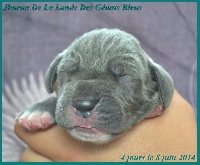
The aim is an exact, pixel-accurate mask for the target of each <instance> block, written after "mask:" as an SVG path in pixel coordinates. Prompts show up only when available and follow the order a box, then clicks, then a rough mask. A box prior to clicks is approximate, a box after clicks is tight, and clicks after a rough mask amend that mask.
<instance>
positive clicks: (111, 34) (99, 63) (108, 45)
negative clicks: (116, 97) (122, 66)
mask: <svg viewBox="0 0 200 165" xmlns="http://www.w3.org/2000/svg"><path fill="white" fill-rule="evenodd" d="M139 49H140V45H139V42H138V40H137V39H136V38H135V37H133V36H132V35H130V34H128V33H125V32H122V31H119V30H111V31H109V30H97V31H92V32H89V33H86V34H84V35H83V36H81V37H80V38H78V39H76V40H75V41H74V42H73V43H72V44H71V45H70V46H69V47H68V51H67V52H66V54H65V57H64V58H65V60H67V59H72V58H73V60H74V62H75V61H77V62H79V64H81V66H83V67H93V66H96V67H98V68H104V67H105V66H106V65H107V62H108V61H112V60H114V61H120V60H121V61H128V60H130V59H131V58H133V57H131V55H134V54H137V52H139Z"/></svg>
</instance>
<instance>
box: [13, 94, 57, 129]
mask: <svg viewBox="0 0 200 165" xmlns="http://www.w3.org/2000/svg"><path fill="white" fill-rule="evenodd" d="M56 102H57V98H56V97H51V98H48V99H45V100H43V101H41V102H38V103H36V104H33V105H32V106H30V107H28V108H26V109H24V110H23V111H21V112H20V113H18V114H17V116H16V120H18V122H19V124H20V126H21V127H23V128H26V129H28V130H30V131H35V130H38V129H46V128H48V127H49V126H51V125H52V124H54V123H55V109H56Z"/></svg>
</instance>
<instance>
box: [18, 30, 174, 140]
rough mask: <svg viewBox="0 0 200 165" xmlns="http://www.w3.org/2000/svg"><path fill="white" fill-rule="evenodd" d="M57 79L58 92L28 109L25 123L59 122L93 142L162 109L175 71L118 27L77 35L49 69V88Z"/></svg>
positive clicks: (24, 113) (21, 116)
mask: <svg viewBox="0 0 200 165" xmlns="http://www.w3.org/2000/svg"><path fill="white" fill-rule="evenodd" d="M56 80H57V82H58V92H57V98H50V99H47V100H45V101H43V102H40V103H37V104H35V105H33V106H31V107H29V108H27V109H25V110H24V111H22V112H21V113H20V114H19V115H18V118H19V121H20V123H21V126H23V127H26V128H28V129H30V130H36V129H39V128H47V127H48V126H50V125H51V124H53V123H55V122H56V123H57V124H58V125H60V126H61V127H63V128H65V129H67V131H68V132H69V133H70V134H71V135H72V136H74V137H75V138H77V139H80V140H83V141H90V142H107V141H110V140H112V139H113V138H114V137H116V136H117V135H119V134H121V133H123V132H124V131H126V130H127V129H129V128H130V127H132V126H134V125H135V124H136V123H138V122H140V121H141V120H143V119H144V118H146V117H148V116H151V117H152V114H155V113H153V112H157V111H158V112H157V113H156V114H155V115H157V114H160V113H161V111H163V110H164V108H166V107H168V105H169V104H170V101H171V98H172V95H173V89H174V87H173V81H172V79H171V77H170V75H169V74H168V73H167V72H166V71H165V70H164V69H163V68H162V67H160V66H159V65H158V64H155V63H154V62H153V60H152V59H151V58H150V57H149V56H148V55H147V54H146V53H145V52H144V51H143V49H142V48H141V47H140V44H139V41H138V40H137V39H136V38H135V37H133V36H132V35H130V34H128V33H125V32H123V31H120V30H117V29H114V30H109V29H101V30H94V31H91V32H89V33H86V34H84V35H83V36H81V37H80V38H78V39H77V40H75V41H74V42H73V43H72V44H71V45H70V46H69V47H68V48H67V49H66V50H64V51H63V52H62V53H61V54H59V55H58V56H57V57H56V58H55V60H54V61H53V62H52V63H51V65H50V67H49V68H48V70H47V73H46V75H45V85H46V89H47V91H48V92H49V93H52V92H53V91H54V84H55V81H56ZM155 115H153V116H155ZM36 120H38V121H37V122H35V121H36ZM35 123H36V124H35ZM37 123H40V124H37Z"/></svg>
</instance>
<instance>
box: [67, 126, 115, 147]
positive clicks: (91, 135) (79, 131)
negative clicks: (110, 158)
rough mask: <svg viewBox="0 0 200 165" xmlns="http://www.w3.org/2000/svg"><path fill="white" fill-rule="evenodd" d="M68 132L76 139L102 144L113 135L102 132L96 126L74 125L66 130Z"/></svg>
mask: <svg viewBox="0 0 200 165" xmlns="http://www.w3.org/2000/svg"><path fill="white" fill-rule="evenodd" d="M68 132H69V134H71V135H72V136H73V137H75V138H76V139H78V140H81V141H84V142H92V143H97V144H103V143H107V142H109V141H111V140H112V139H113V135H111V134H108V133H106V132H102V131H100V130H98V129H96V128H83V127H74V128H72V129H70V130H68Z"/></svg>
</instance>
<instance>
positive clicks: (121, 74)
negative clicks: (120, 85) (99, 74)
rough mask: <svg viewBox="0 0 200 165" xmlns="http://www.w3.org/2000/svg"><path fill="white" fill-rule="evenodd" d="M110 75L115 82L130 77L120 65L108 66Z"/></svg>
mask: <svg viewBox="0 0 200 165" xmlns="http://www.w3.org/2000/svg"><path fill="white" fill-rule="evenodd" d="M110 70H111V72H112V75H113V77H114V80H115V81H117V82H121V81H123V80H125V79H126V78H128V77H130V75H129V74H127V73H126V72H125V70H124V68H123V67H122V66H120V65H119V66H113V67H111V68H110Z"/></svg>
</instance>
